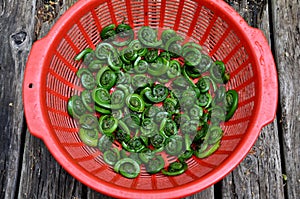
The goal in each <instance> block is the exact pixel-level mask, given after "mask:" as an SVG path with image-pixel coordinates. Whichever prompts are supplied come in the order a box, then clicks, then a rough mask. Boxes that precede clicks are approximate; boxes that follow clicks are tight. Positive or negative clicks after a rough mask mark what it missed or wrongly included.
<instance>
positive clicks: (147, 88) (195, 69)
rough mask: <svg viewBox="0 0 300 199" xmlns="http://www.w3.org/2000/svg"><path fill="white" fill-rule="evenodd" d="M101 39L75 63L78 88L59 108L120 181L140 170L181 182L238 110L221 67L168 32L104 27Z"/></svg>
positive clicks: (213, 147)
mask: <svg viewBox="0 0 300 199" xmlns="http://www.w3.org/2000/svg"><path fill="white" fill-rule="evenodd" d="M100 37H101V40H102V42H100V43H98V44H97V46H96V49H94V50H93V49H91V48H86V49H84V50H83V51H82V52H80V53H79V54H77V55H76V56H75V58H74V59H75V60H76V61H78V62H83V65H82V66H83V67H82V68H80V69H79V70H78V71H77V72H76V78H78V80H80V83H81V86H82V88H81V89H79V90H78V92H79V94H74V95H72V96H70V98H69V99H68V102H67V108H66V109H67V111H68V113H69V115H70V116H71V117H72V118H73V119H74V121H76V122H77V123H78V127H79V129H78V135H79V138H80V139H81V141H82V142H83V143H84V144H86V145H87V146H89V147H94V148H96V149H97V150H100V151H101V154H103V160H104V162H106V163H107V164H108V165H110V166H111V167H113V169H114V171H115V172H118V173H120V174H121V175H123V176H124V177H126V178H136V177H137V176H138V175H139V173H140V172H141V168H143V167H144V169H145V170H146V172H147V173H149V174H156V173H161V174H163V175H168V176H176V175H180V174H182V173H184V172H185V171H186V170H187V169H188V164H187V162H188V160H189V159H190V158H191V157H192V156H193V155H194V156H195V157H196V158H206V157H208V156H210V155H211V154H213V153H214V152H215V151H216V150H217V149H218V148H219V146H220V144H221V139H222V136H223V134H224V131H223V129H222V127H221V124H222V123H223V122H225V121H228V120H229V119H230V118H232V116H233V115H234V113H235V111H236V110H237V108H238V93H237V91H235V90H227V89H226V85H225V84H226V83H227V82H228V81H229V80H230V73H229V72H228V71H226V67H225V64H224V63H223V62H222V61H220V60H217V61H213V59H212V58H211V57H209V56H208V55H206V54H205V53H204V52H203V49H202V47H201V46H200V45H199V44H197V43H195V42H193V41H188V42H186V43H183V41H184V38H183V37H182V36H179V35H178V34H177V33H176V31H174V30H171V29H166V30H163V31H162V33H161V35H158V31H157V30H156V29H154V28H151V27H149V26H143V27H141V28H140V29H139V30H138V32H137V34H136V35H135V32H134V31H133V29H132V27H130V26H129V25H128V24H124V23H121V24H109V25H107V26H105V27H104V28H103V29H102V30H101V31H100ZM135 38H136V39H135ZM170 156H172V158H174V160H173V161H172V162H170V163H167V164H168V166H167V167H166V166H165V165H166V160H165V157H167V158H168V161H170V159H169V157H170Z"/></svg>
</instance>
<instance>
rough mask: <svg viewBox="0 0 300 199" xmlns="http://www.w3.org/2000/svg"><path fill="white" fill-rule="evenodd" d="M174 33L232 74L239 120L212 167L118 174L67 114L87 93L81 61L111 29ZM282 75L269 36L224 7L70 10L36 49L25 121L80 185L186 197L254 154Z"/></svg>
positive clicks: (111, 4)
mask: <svg viewBox="0 0 300 199" xmlns="http://www.w3.org/2000/svg"><path fill="white" fill-rule="evenodd" d="M124 19H125V23H129V24H130V25H131V26H133V27H134V28H135V29H139V27H141V26H143V25H148V26H151V27H154V28H171V29H174V30H176V31H177V32H178V33H179V34H181V35H186V36H188V37H191V39H192V40H193V41H195V42H198V43H199V44H200V45H202V46H203V47H204V49H205V50H206V51H207V52H208V53H209V55H210V56H211V57H212V58H213V59H214V60H223V61H224V62H225V64H226V66H227V69H228V71H229V72H230V74H231V80H230V82H229V83H228V84H227V85H226V86H227V88H228V89H229V88H230V89H235V90H237V91H238V93H239V105H238V109H237V111H236V113H235V115H234V117H233V118H232V119H231V120H230V121H229V122H227V123H226V124H225V127H224V129H225V133H224V137H223V138H222V141H221V146H220V148H219V150H218V151H217V152H216V153H214V154H213V155H212V156H210V157H208V158H206V159H198V158H192V159H190V160H189V161H188V165H189V169H188V171H187V172H185V173H184V174H182V175H180V176H176V177H167V176H164V175H161V174H156V175H151V176H150V175H148V174H147V173H146V172H145V170H144V169H143V168H142V173H141V175H140V176H139V177H138V178H136V179H127V178H124V177H122V176H121V175H119V174H116V173H115V172H114V171H113V169H112V167H110V166H108V165H107V164H105V163H104V162H103V159H102V154H101V152H100V151H99V150H97V149H93V148H90V147H87V146H85V145H84V144H83V143H82V142H81V140H80V139H79V137H78V133H77V132H78V126H77V124H76V122H75V121H74V120H73V119H72V118H71V117H70V116H69V115H68V113H67V108H66V105H67V100H68V98H69V97H70V96H72V95H74V94H79V93H80V92H81V91H82V88H81V85H80V80H79V79H78V78H77V77H76V74H75V73H76V71H77V70H78V69H79V68H80V67H82V65H81V63H79V62H76V61H74V57H75V55H76V54H78V53H79V52H80V51H82V50H83V49H85V48H87V47H91V48H95V46H96V45H97V44H98V43H99V42H100V37H99V32H100V30H101V29H102V27H104V26H106V25H108V24H110V23H116V24H118V23H121V22H122V21H123V20H124ZM276 103H277V78H276V70H275V65H274V62H273V58H272V55H271V52H270V50H269V48H268V44H267V42H266V40H265V39H264V36H263V34H262V33H261V32H260V31H259V30H257V29H253V28H251V27H249V26H248V25H247V24H246V23H245V22H244V21H243V19H242V18H241V17H240V16H239V15H238V14H237V13H236V12H235V11H233V9H232V8H230V7H229V6H228V5H227V4H225V3H224V2H223V1H220V0H216V1H211V0H201V1H200V0H199V1H196V0H194V1H192V0H181V1H179V0H168V1H166V0H161V1H147V0H143V1H142V0H141V1H139V0H132V1H130V0H126V1H125V0H119V1H118V0H106V1H104V0H89V1H86V0H82V1H79V2H78V3H76V4H75V5H74V6H73V7H72V8H71V9H70V10H68V11H67V12H66V13H65V14H64V15H63V16H62V17H61V19H60V20H59V21H58V22H57V23H56V24H55V26H54V27H53V29H52V30H51V31H50V33H49V34H48V35H47V36H46V37H45V38H43V39H42V40H40V41H38V42H36V44H35V45H34V46H33V49H32V52H31V54H30V57H29V59H28V64H27V68H26V73H25V79H24V106H25V114H26V118H27V122H28V126H29V129H30V131H31V133H32V134H33V135H35V136H37V137H39V138H41V139H43V140H44V142H45V144H46V145H47V147H48V148H49V150H50V151H51V153H52V154H53V156H54V157H55V158H56V160H57V161H58V162H59V163H60V164H61V165H62V166H63V167H64V168H65V169H66V170H67V171H68V172H70V173H71V174H72V175H73V176H74V177H76V178H77V179H78V180H80V181H82V182H83V183H85V184H86V185H88V186H90V187H92V188H93V189H95V190H97V191H100V192H102V193H105V194H108V195H111V196H115V197H129V198H133V197H138V198H139V197H143V198H145V197H158V196H159V197H182V196H185V195H190V194H192V193H195V192H198V191H201V190H203V189H204V188H206V187H208V186H210V185H212V184H213V183H215V182H217V181H218V180H220V179H221V178H223V177H224V176H225V175H226V174H228V173H229V172H230V171H231V170H232V169H233V168H234V167H235V166H236V165H237V164H238V163H239V162H240V161H241V160H242V159H243V158H244V156H245V155H246V154H247V152H248V151H249V149H250V148H251V146H252V145H253V143H254V142H255V140H256V138H257V136H258V134H259V131H260V129H261V128H262V126H263V125H265V124H267V123H269V122H270V121H271V120H272V119H273V117H274V114H275V107H276Z"/></svg>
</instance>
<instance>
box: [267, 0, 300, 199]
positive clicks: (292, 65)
mask: <svg viewBox="0 0 300 199" xmlns="http://www.w3.org/2000/svg"><path fill="white" fill-rule="evenodd" d="M271 6H272V10H273V14H272V16H273V32H274V46H275V59H276V62H277V67H278V76H279V84H280V89H279V91H280V98H279V100H280V107H279V114H280V118H279V126H280V136H281V139H282V140H281V141H282V149H283V162H282V163H283V170H284V171H283V172H284V174H285V175H286V177H287V180H286V182H285V184H286V197H287V198H299V196H300V189H299V187H300V144H299V143H300V134H299V132H300V110H299V104H300V87H299V85H300V79H299V77H300V71H299V66H300V47H299V43H300V7H299V1H298V0H290V1H286V0H277V1H272V4H271Z"/></svg>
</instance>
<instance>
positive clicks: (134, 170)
mask: <svg viewBox="0 0 300 199" xmlns="http://www.w3.org/2000/svg"><path fill="white" fill-rule="evenodd" d="M114 171H115V172H117V173H120V174H121V175H123V176H124V177H126V178H136V177H137V176H138V175H139V173H140V165H139V164H138V163H137V162H136V161H135V160H133V159H131V158H123V159H120V160H119V161H118V162H116V164H115V166H114Z"/></svg>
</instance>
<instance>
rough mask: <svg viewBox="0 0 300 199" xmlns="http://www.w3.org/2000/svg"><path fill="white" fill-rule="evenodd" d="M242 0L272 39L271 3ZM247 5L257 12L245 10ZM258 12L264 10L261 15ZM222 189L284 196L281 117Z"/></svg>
mask: <svg viewBox="0 0 300 199" xmlns="http://www.w3.org/2000/svg"><path fill="white" fill-rule="evenodd" d="M242 2H243V3H241V5H240V4H237V3H235V4H234V7H235V9H237V10H238V11H239V12H240V13H241V12H242V13H241V15H242V16H244V17H245V16H248V17H250V19H249V18H248V23H249V24H250V25H252V26H254V27H258V28H260V29H261V30H263V31H264V33H265V35H266V37H267V38H269V37H270V31H269V23H268V22H269V12H268V7H267V5H266V4H265V5H263V7H261V5H260V4H256V5H255V4H254V3H255V2H256V1H255V2H254V1H242ZM265 3H267V2H265ZM244 5H248V8H252V9H254V10H257V11H254V12H253V11H252V10H251V9H244V8H245V7H244ZM264 8H265V9H264ZM258 10H260V11H258ZM243 12H246V13H244V14H243ZM256 13H262V15H261V18H257V17H256V16H255V15H256ZM222 189H223V190H222V192H223V194H222V195H223V198H251V199H252V198H284V189H283V183H282V171H281V159H280V145H279V137H278V129H277V120H275V121H274V122H273V123H271V124H270V125H268V126H266V127H265V128H263V129H262V131H261V133H260V136H259V138H258V140H257V142H256V144H255V146H254V147H253V148H252V150H251V151H250V153H249V154H248V155H247V157H246V158H245V159H244V161H242V163H241V164H240V165H239V166H238V167H237V168H236V169H235V170H234V171H233V172H232V173H231V174H229V175H228V176H227V177H226V178H225V179H224V180H223V182H222Z"/></svg>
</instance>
